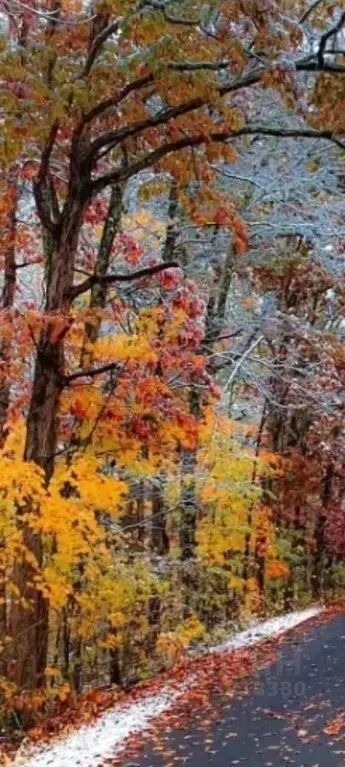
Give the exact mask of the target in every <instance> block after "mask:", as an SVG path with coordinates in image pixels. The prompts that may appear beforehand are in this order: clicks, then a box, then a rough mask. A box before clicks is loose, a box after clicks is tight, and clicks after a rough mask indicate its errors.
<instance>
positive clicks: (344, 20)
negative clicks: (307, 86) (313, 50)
mask: <svg viewBox="0 0 345 767" xmlns="http://www.w3.org/2000/svg"><path fill="white" fill-rule="evenodd" d="M344 24H345V11H344V12H343V13H342V14H341V16H340V18H339V19H338V21H337V23H336V24H335V25H334V26H333V27H331V29H329V30H328V32H325V33H324V34H323V35H322V36H321V39H320V45H319V50H318V53H317V61H318V65H319V67H320V68H321V69H322V67H323V65H324V55H325V53H326V45H327V43H328V40H330V39H331V38H332V37H335V35H337V34H338V32H340V30H341V28H342V27H343V26H344Z"/></svg>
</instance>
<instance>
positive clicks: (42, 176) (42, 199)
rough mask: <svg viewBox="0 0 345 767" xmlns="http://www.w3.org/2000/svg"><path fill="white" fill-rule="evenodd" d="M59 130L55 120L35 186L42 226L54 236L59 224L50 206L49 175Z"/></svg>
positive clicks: (42, 156) (43, 153)
mask: <svg viewBox="0 0 345 767" xmlns="http://www.w3.org/2000/svg"><path fill="white" fill-rule="evenodd" d="M58 130H59V123H58V120H54V122H53V124H52V126H51V129H50V132H49V136H48V138H47V141H46V143H45V146H44V149H43V152H42V155H41V162H40V166H39V169H38V173H37V176H36V179H35V180H34V184H33V188H34V195H35V200H36V205H37V211H38V214H39V217H40V219H41V222H42V224H43V225H44V226H45V227H46V229H48V230H49V231H50V232H52V234H56V232H57V228H58V223H59V222H58V221H57V220H56V218H54V217H53V215H54V213H53V210H52V208H51V205H50V204H49V190H48V174H49V162H50V158H51V154H52V151H53V148H54V144H55V140H56V136H57V133H58Z"/></svg>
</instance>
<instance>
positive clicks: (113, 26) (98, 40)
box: [79, 21, 119, 80]
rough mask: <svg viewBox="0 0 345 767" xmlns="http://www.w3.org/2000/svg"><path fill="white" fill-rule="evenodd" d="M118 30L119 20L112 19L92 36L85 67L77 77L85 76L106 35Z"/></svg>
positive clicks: (88, 72) (89, 70)
mask: <svg viewBox="0 0 345 767" xmlns="http://www.w3.org/2000/svg"><path fill="white" fill-rule="evenodd" d="M118 30H119V22H118V21H112V22H110V24H108V25H107V26H105V27H104V28H103V29H101V31H100V32H99V33H98V35H96V37H95V38H94V40H93V42H92V45H91V47H90V50H89V52H88V56H87V59H86V63H85V67H84V69H83V71H82V72H81V74H80V75H79V79H80V80H82V79H83V78H84V77H87V76H88V75H89V74H90V72H91V69H92V67H93V65H94V63H95V61H96V58H97V56H98V54H99V52H100V50H101V48H102V45H103V44H104V43H105V42H106V40H107V39H108V37H110V36H111V35H113V34H115V32H118Z"/></svg>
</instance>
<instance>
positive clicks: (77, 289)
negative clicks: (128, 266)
mask: <svg viewBox="0 0 345 767" xmlns="http://www.w3.org/2000/svg"><path fill="white" fill-rule="evenodd" d="M178 268H179V264H178V263H177V261H170V262H168V263H166V264H156V265H155V266H148V267H146V268H145V269H139V271H137V272H131V273H129V274H107V275H105V276H104V277H98V276H97V275H90V277H88V278H87V280H84V282H82V283H81V284H80V285H74V286H73V288H72V290H70V291H69V294H68V295H69V298H70V299H71V300H74V299H75V298H77V296H80V295H81V294H82V293H86V292H87V291H88V290H91V288H92V286H93V285H112V284H113V283H114V282H133V280H140V279H142V278H143V277H151V275H153V274H158V273H159V272H163V271H164V270H165V269H178Z"/></svg>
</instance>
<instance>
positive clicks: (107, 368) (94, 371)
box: [61, 362, 122, 388]
mask: <svg viewBox="0 0 345 767" xmlns="http://www.w3.org/2000/svg"><path fill="white" fill-rule="evenodd" d="M112 370H117V371H118V372H121V371H122V366H121V365H120V364H119V363H118V362H108V363H106V364H105V365H100V366H99V367H97V368H87V369H82V370H77V371H76V373H71V375H68V376H63V378H62V382H61V385H62V387H63V388H64V387H66V386H68V385H69V384H70V383H72V381H76V380H77V379H78V378H95V377H96V376H100V375H102V373H110V372H111V371H112Z"/></svg>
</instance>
